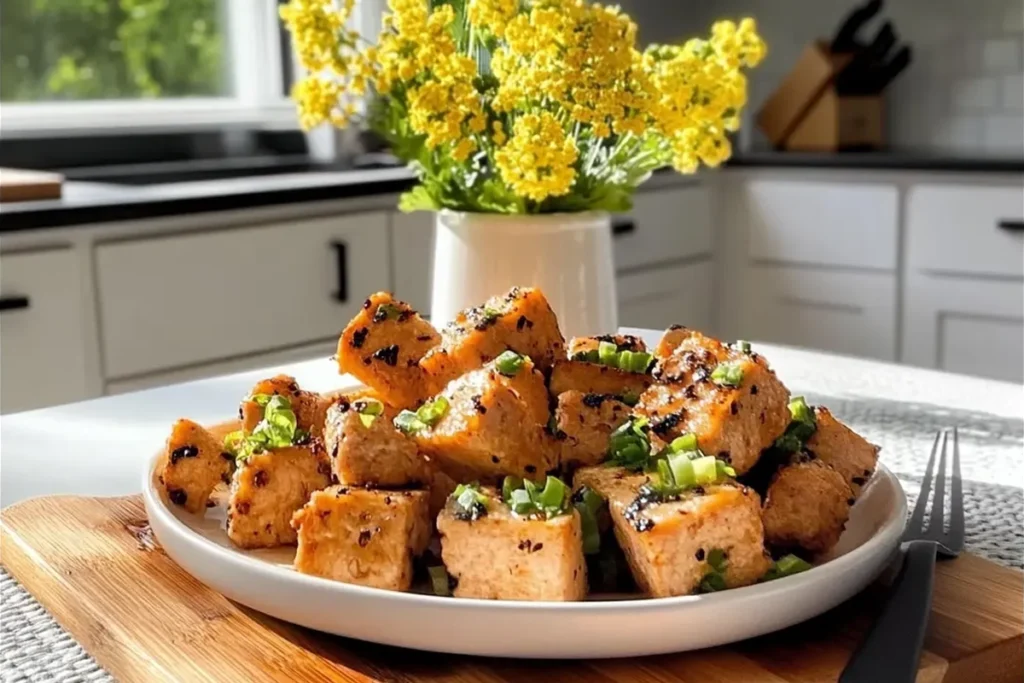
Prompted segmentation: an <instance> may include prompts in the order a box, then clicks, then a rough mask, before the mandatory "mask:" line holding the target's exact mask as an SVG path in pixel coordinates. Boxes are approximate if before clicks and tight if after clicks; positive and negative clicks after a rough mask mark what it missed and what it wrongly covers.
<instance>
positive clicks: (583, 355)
mask: <svg viewBox="0 0 1024 683" xmlns="http://www.w3.org/2000/svg"><path fill="white" fill-rule="evenodd" d="M572 359H573V360H578V361H583V362H585V363H599V362H601V357H600V355H599V354H598V352H597V349H590V350H589V351H577V352H576V353H575V354H573V357H572Z"/></svg>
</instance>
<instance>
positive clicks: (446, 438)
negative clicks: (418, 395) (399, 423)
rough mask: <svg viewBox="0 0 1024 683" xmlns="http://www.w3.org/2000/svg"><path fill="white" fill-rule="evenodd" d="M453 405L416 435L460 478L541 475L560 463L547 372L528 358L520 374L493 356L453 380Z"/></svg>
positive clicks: (442, 465) (441, 464)
mask: <svg viewBox="0 0 1024 683" xmlns="http://www.w3.org/2000/svg"><path fill="white" fill-rule="evenodd" d="M442 395H443V396H444V397H445V398H446V399H447V400H448V411H447V412H446V413H445V414H444V416H443V417H442V418H441V419H440V421H438V422H437V424H435V425H434V426H433V427H428V428H427V429H424V430H422V431H420V432H418V433H417V434H416V435H415V438H416V442H417V444H418V445H419V447H420V451H422V452H423V453H425V454H427V455H428V456H429V457H430V458H431V460H432V461H433V462H434V463H435V464H437V466H438V467H440V468H441V469H443V470H444V471H445V472H447V473H448V474H449V475H450V476H452V477H453V478H455V479H456V480H458V481H472V480H474V479H481V480H489V481H496V480H497V479H498V478H500V477H501V476H503V475H507V474H514V475H518V476H521V477H523V476H525V477H530V478H536V477H539V476H541V475H543V474H544V473H545V472H547V471H549V470H551V469H553V468H554V467H556V466H557V464H558V448H557V446H556V444H555V442H554V441H553V440H552V439H550V438H549V437H548V435H547V434H546V432H545V427H546V425H547V421H548V415H549V413H548V403H547V400H548V394H547V390H546V389H545V387H544V378H543V375H542V374H541V373H540V371H539V370H537V369H536V368H534V367H533V364H532V363H531V362H530V361H529V360H528V359H525V360H524V362H523V364H522V367H521V368H520V369H519V371H518V373H516V376H515V377H511V378H510V377H506V376H505V375H503V374H501V373H500V372H499V371H498V370H497V368H496V365H495V363H494V362H493V361H492V362H490V363H488V364H487V365H486V366H484V367H482V368H480V369H478V370H474V371H473V372H470V373H468V374H466V375H463V376H462V377H459V378H458V379H457V380H455V381H453V382H451V383H450V384H449V385H448V387H447V388H446V389H445V391H444V393H443V394H442Z"/></svg>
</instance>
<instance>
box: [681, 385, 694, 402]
mask: <svg viewBox="0 0 1024 683" xmlns="http://www.w3.org/2000/svg"><path fill="white" fill-rule="evenodd" d="M683 396H685V397H686V398H688V399H690V400H691V401H695V400H697V385H696V384H687V385H686V388H685V389H683Z"/></svg>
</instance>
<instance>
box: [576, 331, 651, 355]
mask: <svg viewBox="0 0 1024 683" xmlns="http://www.w3.org/2000/svg"><path fill="white" fill-rule="evenodd" d="M601 342H608V343H611V344H615V348H616V349H617V350H619V351H646V350H647V344H645V343H644V340H643V339H641V338H640V337H636V336H633V335H632V334H602V335H598V336H596V337H573V338H572V339H570V340H569V344H568V354H567V355H568V357H569V358H576V357H577V356H581V355H585V354H588V353H590V352H592V351H597V350H598V347H600V345H601Z"/></svg>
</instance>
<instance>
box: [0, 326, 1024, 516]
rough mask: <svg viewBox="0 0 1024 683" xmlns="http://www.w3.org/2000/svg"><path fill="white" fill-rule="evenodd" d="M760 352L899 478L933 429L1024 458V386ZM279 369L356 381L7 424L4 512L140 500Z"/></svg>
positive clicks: (251, 380) (160, 401)
mask: <svg viewBox="0 0 1024 683" xmlns="http://www.w3.org/2000/svg"><path fill="white" fill-rule="evenodd" d="M633 332H634V333H637V332H638V333H640V334H641V335H642V336H644V337H645V338H646V339H647V340H648V342H649V343H653V342H655V341H656V340H657V339H658V338H659V337H660V332H654V331H646V330H633ZM755 349H756V350H757V351H758V352H759V353H762V354H763V355H764V356H765V357H766V358H767V359H768V360H769V362H770V363H771V364H772V367H773V368H775V369H776V371H777V372H778V375H779V377H780V378H781V379H782V381H783V382H784V383H785V384H786V385H787V386H788V387H789V388H790V390H791V391H792V392H793V393H794V394H806V395H807V396H808V398H809V399H810V400H811V401H814V402H819V401H820V402H821V403H824V404H825V405H828V406H829V407H831V408H832V409H833V411H834V412H836V413H837V414H838V415H839V416H840V417H841V418H842V419H846V420H848V421H850V422H851V425H852V426H854V428H857V429H859V430H860V431H862V432H863V433H865V435H866V436H868V437H869V438H871V439H872V440H873V441H874V442H875V443H878V444H879V445H881V446H882V448H883V451H882V453H883V460H885V461H886V462H887V463H888V464H889V466H890V468H892V469H894V471H896V472H897V474H899V473H900V471H901V469H903V470H905V471H907V472H910V471H912V470H911V468H910V467H909V465H908V466H907V467H902V465H903V464H904V458H903V456H904V455H906V456H918V459H919V456H920V455H921V454H920V453H918V452H917V451H918V450H919V449H920V446H919V445H917V443H915V444H914V445H913V446H911V445H910V444H909V443H908V441H907V438H908V437H907V433H908V431H907V430H908V429H909V428H910V426H914V427H915V428H916V430H917V432H916V433H917V434H918V435H920V433H922V432H926V431H927V429H929V428H930V429H935V428H936V427H935V426H930V427H929V425H938V426H948V427H952V426H953V425H959V426H960V427H961V431H962V433H964V432H965V430H966V431H968V432H969V431H970V428H971V426H970V425H971V423H973V422H978V421H981V422H984V423H985V425H986V433H989V434H991V433H995V434H996V435H999V434H1004V435H1005V436H1006V440H1005V442H1003V441H1000V440H999V439H998V438H997V439H996V441H997V442H998V443H996V444H995V446H994V447H1002V448H1003V452H1004V453H1005V452H1008V451H1007V449H1009V448H1016V449H1017V450H1018V455H1019V437H1020V433H1021V431H1022V429H1024V428H1022V427H1021V426H1020V425H1021V424H1024V422H1022V420H1021V418H1022V414H1024V410H1022V408H1024V404H1022V398H1024V393H1022V387H1021V386H1019V385H1014V384H1009V383H1004V382H996V381H992V380H985V379H977V378H972V377H965V376H960V375H952V374H948V373H940V372H935V371H931V370H923V369H919V368H911V367H905V366H896V365H891V364H887V363H879V362H874V361H866V360H859V359H853V358H847V357H841V356H835V355H831V354H824V353H818V352H812V351H804V350H797V349H792V348H785V347H777V346H772V345H768V344H755ZM278 372H285V373H288V374H291V375H294V376H295V377H296V378H297V379H298V381H299V384H300V385H301V386H303V387H304V388H308V389H312V390H317V391H323V390H328V389H333V388H338V387H341V386H345V385H347V384H349V383H350V380H349V379H348V378H342V377H339V376H338V375H337V374H336V370H335V367H334V364H333V363H331V362H330V361H328V360H326V359H323V358H320V359H317V360H310V361H306V362H303V363H296V364H292V365H287V366H282V367H279V368H267V369H263V370H257V371H253V372H245V373H240V374H236V375H228V376H224V377H217V378H212V379H206V380H200V381H197V382H188V383H185V384H177V385H172V386H168V387H163V388H160V389H152V390H148V391H142V392H138V393H132V394H124V395H120V396H112V397H108V398H101V399H96V400H92V401H85V402H82V403H74V404H70V405H65V406H59V407H55V408H46V409H42V410H35V411H29V412H25V413H18V414H14V415H8V416H4V417H0V505H3V506H7V505H10V504H12V503H16V502H18V501H19V500H23V499H25V498H29V497H33V496H41V495H48V494H58V493H71V494H83V495H125V494H131V493H137V492H138V491H139V490H140V486H141V481H142V468H143V466H144V463H145V462H146V461H147V459H148V458H149V457H150V456H151V455H152V454H153V453H154V452H156V450H158V449H159V448H160V447H161V445H162V443H163V441H164V439H165V438H166V435H167V432H168V430H169V428H170V425H171V423H172V422H173V421H174V420H175V419H177V418H178V417H182V416H187V417H189V418H192V419H195V420H197V421H199V422H201V423H214V422H219V421H223V420H226V419H229V418H230V417H231V416H232V415H234V413H235V411H236V409H237V406H238V402H239V400H240V399H241V398H242V397H243V396H244V395H245V394H246V393H247V392H248V390H249V389H250V388H251V386H252V385H253V384H255V383H256V381H258V380H259V379H262V378H264V377H268V376H270V375H273V374H276V373H278ZM922 420H923V421H924V422H925V423H927V424H923V423H922ZM993 425H994V427H993ZM989 440H990V441H991V438H989ZM962 442H963V440H962ZM986 443H988V442H986ZM989 445H992V444H989ZM909 450H913V451H914V453H910V452H908V451H909ZM965 451H966V449H965ZM974 452H975V453H976V454H977V458H978V462H977V466H976V467H972V466H971V465H970V463H971V462H973V461H974V460H975V458H972V457H969V456H968V455H967V454H966V453H965V477H968V478H972V480H973V481H975V482H977V483H986V484H1003V485H1005V484H1007V483H1008V482H1015V483H1014V486H1015V487H1016V488H1017V489H1019V488H1020V487H1021V481H1022V477H1021V474H1022V473H1024V467H1022V460H1024V459H1022V458H1020V457H1018V458H1016V459H1011V460H1009V461H1007V462H1008V464H1006V465H1004V466H1002V467H999V468H996V467H990V466H985V465H984V460H983V455H984V454H983V452H981V451H974ZM1014 460H1015V462H1014ZM908 462H909V461H908ZM1007 468H1010V469H1011V470H1012V471H1007Z"/></svg>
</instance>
